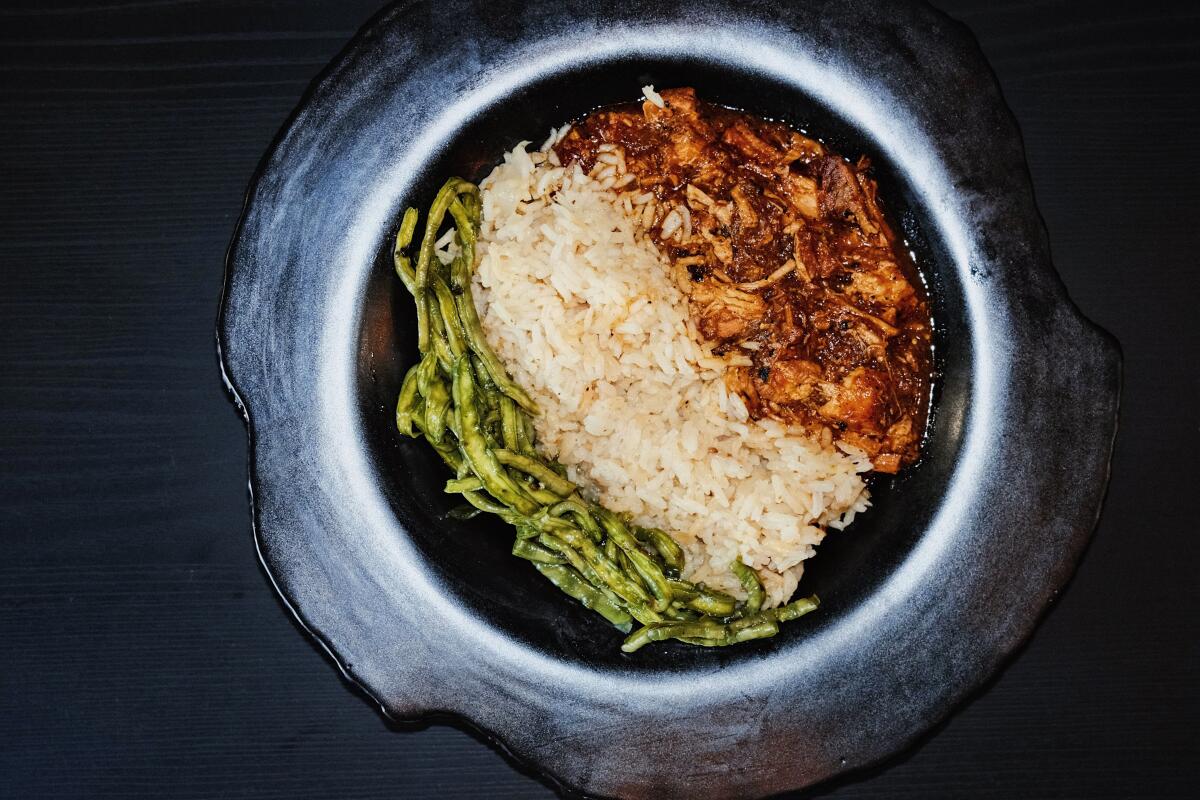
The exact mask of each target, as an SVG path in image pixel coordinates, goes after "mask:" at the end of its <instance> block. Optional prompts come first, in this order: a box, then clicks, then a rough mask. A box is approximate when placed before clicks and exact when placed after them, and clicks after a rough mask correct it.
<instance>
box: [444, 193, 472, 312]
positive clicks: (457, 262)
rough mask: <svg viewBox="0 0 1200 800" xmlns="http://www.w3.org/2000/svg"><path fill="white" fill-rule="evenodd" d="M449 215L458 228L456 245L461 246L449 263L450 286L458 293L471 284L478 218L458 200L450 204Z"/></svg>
mask: <svg viewBox="0 0 1200 800" xmlns="http://www.w3.org/2000/svg"><path fill="white" fill-rule="evenodd" d="M450 215H451V216H452V217H454V224H455V226H456V228H457V230H458V246H459V247H460V248H461V250H460V252H459V255H458V256H456V257H455V259H454V261H452V262H451V264H450V288H451V289H453V290H454V292H455V294H458V293H461V292H462V291H463V289H465V288H466V287H467V286H469V285H470V284H471V273H472V272H473V271H474V269H473V267H474V264H475V225H476V223H477V222H478V220H476V219H473V218H472V214H471V213H470V212H469V211H468V210H467V209H466V207H465V206H464V205H463V204H462V203H460V202H459V201H458V200H455V201H454V202H453V203H451V204H450Z"/></svg>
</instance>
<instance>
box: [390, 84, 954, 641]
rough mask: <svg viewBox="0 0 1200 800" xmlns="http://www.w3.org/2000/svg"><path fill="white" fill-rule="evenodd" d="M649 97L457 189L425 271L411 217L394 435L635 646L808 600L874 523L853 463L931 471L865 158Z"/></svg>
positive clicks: (922, 328) (723, 629) (598, 116)
mask: <svg viewBox="0 0 1200 800" xmlns="http://www.w3.org/2000/svg"><path fill="white" fill-rule="evenodd" d="M644 93H645V97H646V101H645V102H644V103H643V104H642V105H641V106H635V105H628V106H619V107H613V108H609V109H603V110H600V111H597V112H594V113H592V114H590V115H588V116H587V117H585V118H584V119H582V120H581V121H579V122H578V123H576V124H574V125H569V126H564V127H563V128H561V129H556V130H554V131H552V135H551V137H550V139H549V140H548V141H547V142H546V144H544V145H543V146H542V148H541V149H540V150H538V151H537V152H527V151H526V145H527V143H526V142H521V143H519V144H518V145H517V146H516V147H515V148H513V150H512V151H510V152H508V153H506V154H505V156H504V159H503V163H501V164H499V165H497V166H496V168H495V169H494V170H493V171H492V172H491V174H489V175H488V177H487V178H485V179H484V180H483V182H482V183H481V184H480V186H479V187H477V186H475V185H473V184H471V183H469V182H467V181H464V180H462V179H459V178H451V179H450V180H449V181H447V183H446V184H445V185H444V186H443V187H442V189H441V191H440V192H439V193H438V195H437V197H436V198H435V200H434V202H433V205H432V207H431V208H430V210H429V213H428V215H427V216H426V219H425V224H424V231H423V233H422V235H421V237H420V242H419V246H418V249H417V252H416V258H415V263H414V261H413V260H412V259H411V258H410V256H409V253H408V250H409V246H410V245H411V244H412V243H413V238H414V236H415V235H416V227H417V221H418V219H417V217H418V215H417V212H416V210H415V209H409V210H408V211H407V213H406V214H405V216H404V219H403V221H402V223H401V225H400V230H399V233H398V235H397V239H396V245H395V267H396V272H397V274H398V275H399V277H400V279H401V280H402V281H403V283H404V285H405V286H406V288H408V290H409V291H410V293H411V294H412V296H413V298H414V300H415V302H416V312H417V313H416V327H417V344H418V349H419V351H420V356H421V357H420V360H419V362H418V363H417V364H416V365H415V366H413V367H412V368H411V369H410V371H409V372H408V374H407V376H406V377H405V380H404V383H403V387H402V389H401V392H400V397H399V400H398V402H397V406H396V424H397V427H398V429H399V430H400V432H401V433H403V434H404V435H406V436H411V437H421V438H424V439H425V440H426V441H427V442H428V443H429V444H430V445H431V446H432V447H433V448H434V450H435V451H436V452H437V453H438V454H439V456H440V457H441V458H442V460H443V461H444V462H445V464H446V465H447V466H448V467H449V468H450V469H451V471H452V472H453V473H454V474H453V477H451V478H450V480H448V481H447V483H446V486H445V490H446V491H447V492H448V493H451V494H458V495H461V496H462V498H463V499H464V500H465V501H466V503H467V504H468V505H465V506H463V507H462V508H461V509H459V512H460V516H464V513H462V512H466V513H465V516H467V517H469V516H470V515H473V514H478V513H484V512H486V513H491V514H494V515H496V516H498V517H500V518H501V519H503V520H505V521H506V522H508V523H510V524H511V525H512V526H513V527H514V528H515V530H516V538H515V541H514V544H513V548H512V552H513V554H514V555H516V556H519V557H521V558H524V559H526V560H528V561H530V562H532V564H533V566H534V567H535V568H536V569H537V570H538V571H539V572H540V573H541V574H542V575H543V576H544V577H546V578H547V579H548V580H550V582H551V583H553V584H554V585H555V586H557V587H558V588H559V589H561V590H562V591H563V592H565V593H566V594H568V595H570V596H571V597H573V598H575V599H576V600H578V601H579V602H580V603H582V604H583V605H584V606H585V607H587V608H589V609H592V610H593V611H596V612H597V613H599V614H600V615H601V616H603V617H604V618H605V619H607V620H608V621H609V622H610V623H612V624H613V625H615V626H616V627H618V628H619V629H621V630H622V631H625V632H626V633H629V636H628V637H627V638H626V640H625V643H624V645H623V648H622V649H624V650H625V651H626V652H632V651H634V650H637V649H638V648H640V647H642V646H644V645H645V644H647V643H649V642H653V641H658V640H662V639H676V640H679V641H683V642H686V643H690V644H697V645H705V646H719V645H729V644H734V643H737V642H742V641H747V640H750V639H757V638H763V637H767V636H772V635H774V634H775V633H776V632H777V631H778V629H779V624H780V623H781V622H784V621H787V620H789V619H793V618H795V617H797V616H800V615H802V614H804V613H807V612H809V611H811V610H812V609H814V608H815V607H816V605H817V602H818V601H817V599H816V597H809V598H804V599H801V600H796V601H792V602H788V600H789V599H790V598H791V597H792V595H793V594H794V592H795V589H796V586H797V582H798V581H799V579H800V576H801V574H802V572H803V562H804V561H805V560H806V559H808V558H811V557H812V556H813V555H814V554H815V547H816V545H818V544H819V543H820V542H821V540H822V539H823V538H824V536H825V533H826V529H827V528H844V527H845V526H846V525H848V524H850V522H851V521H852V520H853V519H854V516H855V514H857V513H861V512H863V511H865V510H866V509H867V507H868V506H869V504H870V503H869V499H868V498H869V493H868V491H867V488H866V485H865V482H864V480H863V477H862V476H863V473H865V472H867V471H869V470H871V469H874V470H876V471H878V472H885V473H895V472H898V471H899V470H900V469H901V468H903V467H904V466H906V465H908V464H911V463H913V462H914V461H915V460H916V459H917V458H918V457H919V453H920V445H921V439H922V436H923V433H924V426H925V422H926V414H927V406H928V402H929V390H930V381H931V374H930V372H931V369H932V361H933V359H932V341H931V320H930V315H929V308H928V303H927V301H926V298H925V296H924V294H923V292H922V290H921V284H920V279H919V277H920V276H919V275H918V273H917V271H916V268H915V265H914V264H913V263H912V262H911V261H910V260H908V259H907V258H906V257H905V254H904V253H903V252H902V249H901V248H900V247H899V246H898V243H897V240H896V237H895V234H894V233H893V232H892V229H891V228H890V227H889V226H888V224H887V222H886V221H885V220H884V218H883V215H882V212H881V210H880V207H879V203H878V201H877V199H876V186H875V182H874V180H873V179H872V178H871V177H870V173H869V169H870V167H869V164H868V162H867V161H866V159H865V158H863V159H860V160H859V161H858V163H856V164H853V165H852V164H850V163H849V162H847V161H846V160H845V159H843V158H842V157H841V156H839V155H837V154H834V153H832V152H830V151H828V150H827V149H826V148H825V147H824V146H823V145H822V144H820V143H819V142H817V141H815V140H813V139H810V138H808V137H806V136H804V135H802V134H800V133H797V132H796V131H794V130H792V129H790V128H788V127H787V126H786V125H783V124H781V123H776V122H770V121H766V120H763V119H760V118H757V117H753V116H750V115H747V114H742V113H739V112H735V111H731V110H728V109H724V108H720V107H717V106H713V105H709V104H706V103H702V102H700V101H698V100H697V99H696V96H695V92H694V91H693V90H692V89H673V90H666V91H664V92H662V93H661V94H660V93H656V92H654V90H653V87H645V89H644ZM447 227H448V229H446V230H443V229H444V228H447ZM635 622H636V623H639V624H640V625H641V627H640V628H639V629H637V630H634V631H632V633H630V631H631V630H632V626H633V624H634V623H635Z"/></svg>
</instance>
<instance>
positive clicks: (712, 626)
mask: <svg viewBox="0 0 1200 800" xmlns="http://www.w3.org/2000/svg"><path fill="white" fill-rule="evenodd" d="M725 633H726V631H725V626H724V625H722V624H721V623H719V622H712V621H710V620H705V619H699V620H696V621H694V622H691V621H689V622H662V623H656V624H651V625H646V626H644V627H642V628H639V629H638V630H636V631H634V632H633V633H632V634H631V635H629V636H628V637H626V639H625V641H624V642H623V643H622V644H621V650H622V651H623V652H626V653H633V652H636V651H637V650H640V649H641V648H642V647H644V646H646V645H648V644H650V643H651V642H661V641H662V640H664V639H681V638H685V637H686V638H692V639H714V640H716V639H723V638H724V637H725Z"/></svg>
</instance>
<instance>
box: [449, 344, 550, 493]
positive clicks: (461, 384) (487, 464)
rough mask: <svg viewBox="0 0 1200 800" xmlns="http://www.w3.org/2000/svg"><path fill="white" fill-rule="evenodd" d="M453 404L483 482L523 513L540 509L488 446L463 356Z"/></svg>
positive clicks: (467, 362) (456, 372) (458, 364)
mask: <svg viewBox="0 0 1200 800" xmlns="http://www.w3.org/2000/svg"><path fill="white" fill-rule="evenodd" d="M453 385H454V405H455V408H456V410H457V411H458V419H459V424H460V425H461V426H462V437H463V438H462V448H463V453H464V454H465V455H466V457H467V460H468V461H470V462H471V468H472V469H473V470H474V471H475V474H476V475H477V476H478V477H479V479H480V480H481V481H483V485H484V486H486V487H487V490H488V492H490V493H491V495H492V496H493V497H495V498H496V499H497V500H499V501H501V502H502V503H506V504H507V505H509V506H512V507H513V508H514V509H516V510H517V511H519V512H521V513H522V514H530V513H532V512H533V511H535V510H537V505H536V504H535V503H534V502H533V501H532V500H530V499H529V498H528V496H527V495H525V494H522V492H521V489H520V488H519V487H518V486H517V484H516V482H515V481H514V480H513V479H512V478H511V477H509V475H508V473H507V472H505V471H504V467H503V466H502V465H501V464H500V461H499V459H497V458H496V454H495V452H494V451H493V450H492V449H491V448H490V447H488V444H487V441H486V440H485V439H484V436H483V430H482V428H480V425H479V410H478V409H477V408H476V407H475V379H474V378H473V377H472V376H471V362H470V360H469V359H467V357H466V356H462V357H460V358H459V359H458V361H457V362H456V363H455V365H454V384H453Z"/></svg>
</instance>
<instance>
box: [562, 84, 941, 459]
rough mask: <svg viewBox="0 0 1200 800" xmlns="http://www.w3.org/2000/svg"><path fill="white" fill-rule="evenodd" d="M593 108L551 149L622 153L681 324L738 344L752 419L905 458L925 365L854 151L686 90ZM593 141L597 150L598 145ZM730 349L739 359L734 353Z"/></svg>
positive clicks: (908, 285)
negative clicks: (669, 268) (843, 151)
mask: <svg viewBox="0 0 1200 800" xmlns="http://www.w3.org/2000/svg"><path fill="white" fill-rule="evenodd" d="M660 95H661V97H662V99H663V101H664V105H665V108H660V107H659V106H658V105H656V104H655V103H653V102H650V101H649V100H647V101H646V102H645V103H643V104H642V105H641V106H640V107H639V106H637V105H636V104H630V105H627V106H615V107H612V108H607V109H603V110H600V111H597V112H594V113H592V114H590V115H588V116H587V117H585V118H584V119H583V120H581V121H580V122H579V123H577V124H576V125H574V126H573V127H572V129H571V130H570V132H569V133H568V134H567V135H566V136H565V137H564V138H563V139H562V141H560V142H559V143H558V144H557V145H556V146H555V152H556V153H557V155H558V157H559V159H560V160H561V161H562V162H563V163H564V164H566V163H568V162H570V161H572V160H578V161H580V162H581V166H582V167H583V169H584V170H585V171H587V170H590V169H591V168H592V166H593V165H594V164H595V162H596V160H597V158H598V157H599V155H600V152H601V151H600V149H599V148H600V147H601V146H602V145H604V144H606V143H607V144H612V145H617V146H618V147H620V148H621V150H622V151H623V156H624V159H625V164H626V169H627V170H628V172H630V173H632V174H633V175H634V176H635V179H636V182H637V185H638V186H640V187H641V191H642V192H653V194H654V196H655V198H656V199H657V201H658V202H657V206H656V211H655V213H654V220H653V225H652V227H651V230H650V232H651V236H652V238H653V239H654V241H655V242H656V244H657V245H658V246H659V247H660V248H661V249H662V250H663V251H664V252H665V253H666V254H667V256H668V257H669V259H670V261H671V263H672V265H673V267H674V270H675V272H676V279H677V281H678V282H679V283H680V285H681V286H684V288H685V290H686V291H687V294H688V296H689V298H690V310H691V315H692V317H693V319H694V321H695V323H696V327H697V329H698V330H699V331H700V333H701V334H702V335H703V336H704V337H705V338H707V339H708V340H710V341H712V342H714V343H715V344H716V345H717V351H718V352H721V353H725V354H729V355H736V354H740V355H741V356H742V358H740V359H734V360H735V361H740V364H741V365H739V366H734V367H731V368H730V369H729V370H728V371H727V373H726V383H727V384H728V386H729V388H730V389H731V390H732V391H736V392H737V393H738V394H739V395H741V397H742V398H743V399H744V400H745V402H746V406H747V408H748V409H749V411H750V413H751V415H752V416H753V417H754V418H756V419H757V418H761V417H764V416H771V417H774V418H776V419H779V420H781V421H783V422H785V423H787V424H790V425H799V426H804V427H806V428H808V429H810V430H814V431H822V430H828V431H829V432H830V434H831V435H832V436H833V437H834V438H836V439H840V440H842V441H845V442H847V443H849V444H853V445H855V446H858V447H860V448H862V449H863V450H865V451H866V452H867V454H868V455H869V456H870V458H871V461H872V463H873V465H874V467H875V469H876V470H877V471H879V472H892V473H894V472H896V471H898V470H899V469H900V468H901V467H902V466H906V465H908V464H910V463H912V462H913V461H915V460H916V459H917V457H918V456H919V450H920V444H921V437H922V435H923V432H924V428H925V415H926V410H927V407H928V399H929V389H930V380H931V370H932V347H931V330H930V327H931V326H930V314H929V307H928V302H927V300H926V298H925V297H924V295H923V293H922V291H921V288H920V287H921V284H920V281H919V280H918V277H917V273H916V268H915V265H913V264H912V262H911V260H910V259H908V258H907V256H906V254H905V253H904V252H903V250H902V249H901V248H900V247H898V246H897V240H896V237H895V235H894V234H893V232H892V230H891V228H890V227H889V226H888V224H887V222H886V221H885V220H884V218H883V214H882V212H881V211H880V208H879V204H878V201H877V199H876V185H875V181H874V180H872V179H871V178H870V177H869V168H870V164H869V163H868V161H867V159H866V158H865V157H864V158H861V159H859V161H858V162H857V163H855V164H851V163H848V162H847V161H846V160H845V159H843V158H842V157H841V156H839V155H838V154H836V153H833V152H830V151H829V150H827V149H826V148H825V147H823V146H822V145H821V144H820V143H819V142H816V141H814V140H812V139H810V138H808V137H806V136H803V135H801V134H800V133H798V132H796V131H794V130H792V129H791V128H789V127H788V126H786V125H784V124H782V123H778V122H770V121H767V120H764V119H760V118H758V117H754V116H751V115H748V114H743V113H740V112H735V111H731V110H729V109H725V108H721V107H718V106H714V105H710V104H708V103H704V102H701V101H698V100H697V99H696V94H695V91H694V90H693V89H690V88H682V89H668V90H665V91H662V92H661V93H660ZM606 149H609V148H606ZM746 358H748V359H749V361H750V365H749V366H746V365H745V361H746Z"/></svg>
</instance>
